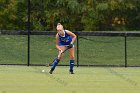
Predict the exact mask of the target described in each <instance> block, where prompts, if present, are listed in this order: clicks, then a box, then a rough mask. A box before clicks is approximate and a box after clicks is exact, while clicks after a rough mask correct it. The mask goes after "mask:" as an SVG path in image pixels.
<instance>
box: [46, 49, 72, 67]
mask: <svg viewBox="0 0 140 93" xmlns="http://www.w3.org/2000/svg"><path fill="white" fill-rule="evenodd" d="M68 49H70V47H67V48H66V49H65V50H64V51H63V52H61V53H59V54H58V56H57V58H59V57H61V55H62V54H63V53H65V52H66V51H67V50H68ZM52 63H53V61H52V62H51V63H48V64H47V65H46V66H47V67H48V66H50V65H51V64H52Z"/></svg>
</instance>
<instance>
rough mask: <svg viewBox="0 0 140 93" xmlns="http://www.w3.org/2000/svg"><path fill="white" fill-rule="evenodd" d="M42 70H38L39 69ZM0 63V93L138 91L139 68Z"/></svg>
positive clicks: (139, 87) (137, 92)
mask: <svg viewBox="0 0 140 93" xmlns="http://www.w3.org/2000/svg"><path fill="white" fill-rule="evenodd" d="M43 69H44V70H45V72H41V71H42V70H43ZM68 69H69V67H66V66H65V67H60V66H59V67H57V68H56V70H55V72H54V74H52V75H50V74H48V71H49V67H34V66H30V67H27V66H0V93H139V91H140V68H107V67H106V68H103V67H78V68H77V67H75V73H76V74H74V75H71V74H69V73H68Z"/></svg>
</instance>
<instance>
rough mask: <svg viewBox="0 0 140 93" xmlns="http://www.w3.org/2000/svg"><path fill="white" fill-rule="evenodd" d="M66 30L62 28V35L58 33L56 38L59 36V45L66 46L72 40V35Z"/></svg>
mask: <svg viewBox="0 0 140 93" xmlns="http://www.w3.org/2000/svg"><path fill="white" fill-rule="evenodd" d="M66 31H67V30H64V36H61V35H60V34H58V38H59V44H58V45H59V46H66V45H69V44H70V43H71V41H72V36H71V35H69V34H67V32H66Z"/></svg>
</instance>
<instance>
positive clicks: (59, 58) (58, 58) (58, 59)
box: [49, 46, 65, 74]
mask: <svg viewBox="0 0 140 93" xmlns="http://www.w3.org/2000/svg"><path fill="white" fill-rule="evenodd" d="M60 49H61V50H62V51H64V50H65V46H60ZM60 53H61V51H59V53H58V55H60ZM61 58H62V55H61V56H58V57H57V58H56V59H54V61H53V64H52V67H51V70H50V72H49V73H50V74H52V72H53V71H54V69H55V67H56V66H57V64H58V63H59V61H60V60H61Z"/></svg>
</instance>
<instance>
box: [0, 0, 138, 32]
mask: <svg viewBox="0 0 140 93" xmlns="http://www.w3.org/2000/svg"><path fill="white" fill-rule="evenodd" d="M139 5H140V1H139V0H31V30H43V31H45V30H49V31H51V30H55V27H56V24H57V23H58V22H61V23H62V24H63V25H64V27H65V28H66V29H70V30H76V31H77V30H78V31H95V30H96V31H100V30H107V31H108V30H140V24H139V21H140V6H139ZM27 8H28V2H27V0H1V1H0V29H9V30H10V29H16V30H27V21H28V15H27V14H28V13H27V10H28V9H27Z"/></svg>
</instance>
